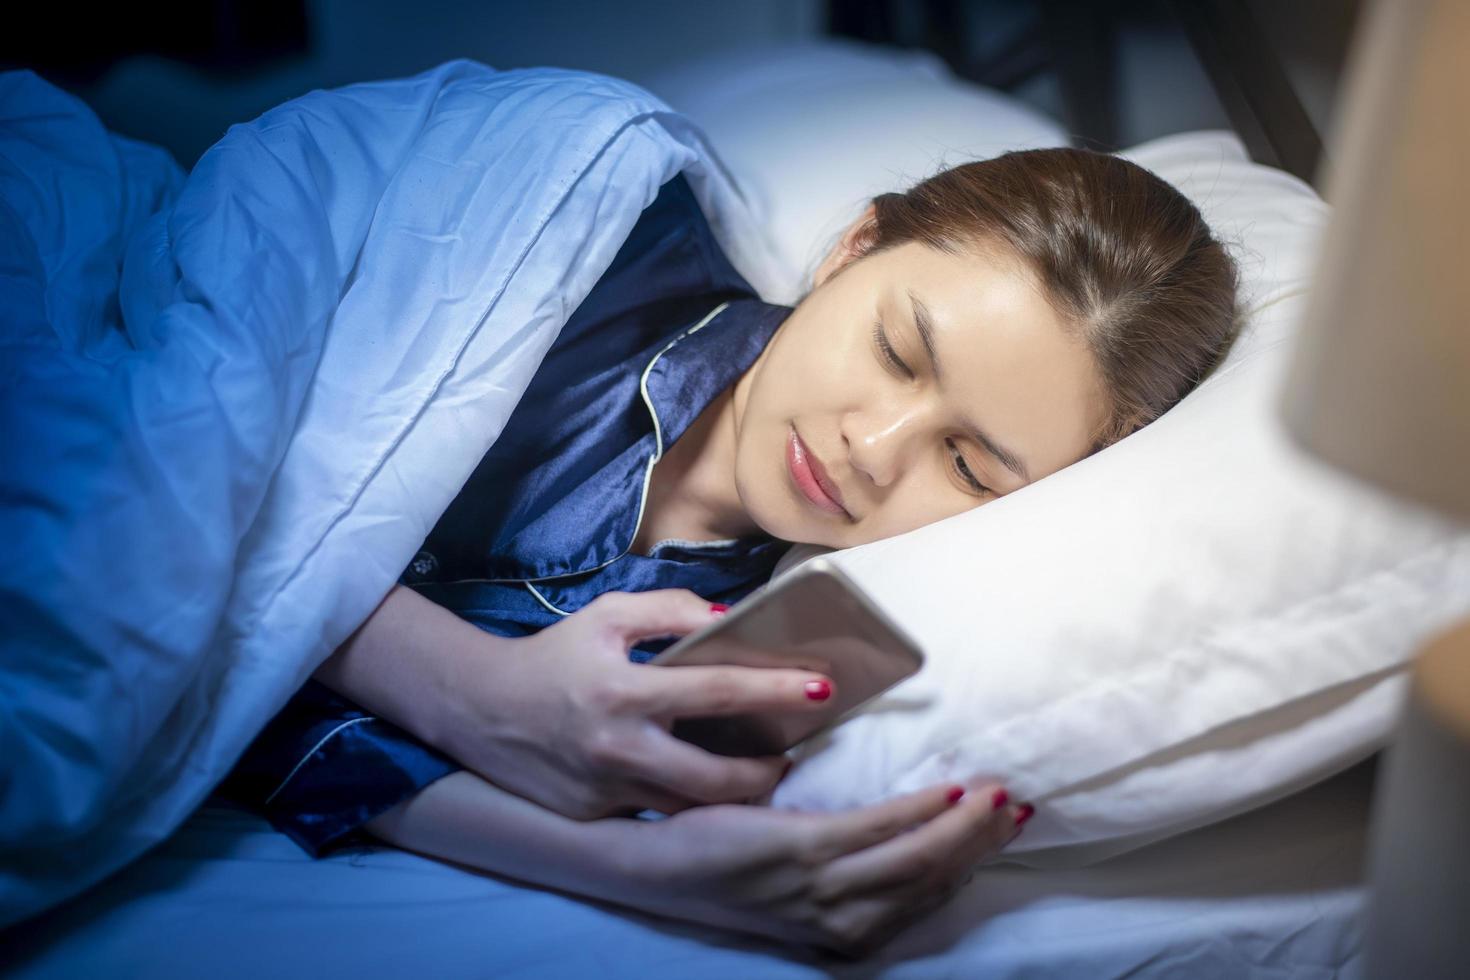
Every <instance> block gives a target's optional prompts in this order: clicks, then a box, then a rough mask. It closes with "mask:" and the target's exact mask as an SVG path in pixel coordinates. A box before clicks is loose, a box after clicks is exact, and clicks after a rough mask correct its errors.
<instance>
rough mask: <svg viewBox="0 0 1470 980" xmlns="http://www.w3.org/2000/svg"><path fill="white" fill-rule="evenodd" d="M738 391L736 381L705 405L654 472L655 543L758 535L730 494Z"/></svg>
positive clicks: (651, 487)
mask: <svg viewBox="0 0 1470 980" xmlns="http://www.w3.org/2000/svg"><path fill="white" fill-rule="evenodd" d="M740 380H741V381H743V380H744V378H742V379H740ZM739 388H740V382H739V381H737V382H736V384H734V385H731V386H730V387H729V388H727V389H725V391H723V392H721V393H720V394H719V395H718V396H717V397H716V398H715V399H714V400H713V401H711V402H710V403H709V404H708V405H706V406H705V408H704V410H703V411H702V412H700V413H699V417H698V418H696V419H695V420H694V421H693V422H692V423H690V425H689V428H688V429H686V430H685V431H684V432H683V433H682V434H681V435H680V436H679V438H678V440H677V441H676V442H675V443H674V444H673V445H672V446H670V447H669V448H668V450H667V451H666V452H665V453H664V456H663V458H662V459H660V460H659V461H658V463H657V464H656V465H655V466H654V469H653V478H652V481H651V483H650V485H649V500H648V509H649V513H650V515H652V518H653V520H652V521H651V528H658V529H659V530H654V531H653V534H654V535H656V536H657V537H684V538H688V539H689V540H694V541H709V540H717V539H722V538H741V537H747V536H749V535H753V534H756V533H758V532H759V531H760V530H761V528H760V527H759V525H757V524H756V523H755V522H754V521H752V520H751V519H750V517H749V515H747V514H746V512H745V507H744V505H743V504H742V503H741V501H740V494H739V492H738V491H737V490H736V488H735V446H736V439H737V436H738V433H739V428H738V424H737V423H738V415H737V411H736V406H737V399H736V391H737V389H739ZM739 401H740V402H742V403H743V401H744V399H743V398H741V399H739ZM650 543H651V542H650Z"/></svg>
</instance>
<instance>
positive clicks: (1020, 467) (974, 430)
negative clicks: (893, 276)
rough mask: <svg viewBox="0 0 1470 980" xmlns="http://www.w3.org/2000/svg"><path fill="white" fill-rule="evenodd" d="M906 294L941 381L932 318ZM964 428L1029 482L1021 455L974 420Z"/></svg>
mask: <svg viewBox="0 0 1470 980" xmlns="http://www.w3.org/2000/svg"><path fill="white" fill-rule="evenodd" d="M908 295H909V302H910V303H912V304H913V307H914V325H915V326H917V327H918V328H919V341H920V342H921V343H922V344H923V345H924V353H925V354H926V355H928V357H929V368H930V370H932V371H933V372H934V380H935V381H936V382H940V383H943V381H944V378H943V376H942V375H941V374H940V373H939V352H938V351H937V350H936V349H935V347H934V319H933V318H932V317H931V316H930V315H929V308H928V307H927V306H925V305H924V302H923V300H921V299H919V297H917V296H915V295H914V291H913V290H912V289H910V290H908ZM965 428H967V429H969V431H970V435H972V436H974V437H975V441H976V442H978V443H980V445H982V446H984V447H985V449H986V451H987V452H989V453H990V455H992V456H994V457H995V458H996V459H998V460H1000V461H1001V465H1003V466H1004V467H1005V468H1006V469H1008V470H1010V471H1011V472H1012V473H1014V474H1016V475H1017V476H1019V477H1020V478H1021V479H1022V480H1024V481H1025V482H1027V483H1030V482H1031V473H1030V471H1029V470H1027V469H1026V464H1025V463H1024V462H1023V461H1022V460H1021V457H1019V456H1017V455H1016V454H1015V453H1013V452H1011V451H1009V450H1008V449H1006V448H1005V447H1004V446H1002V445H1001V444H1000V443H998V442H996V441H995V440H994V439H992V438H991V437H990V434H989V433H987V432H986V431H985V430H984V429H982V428H980V426H978V425H976V424H975V423H974V422H970V421H966V422H965Z"/></svg>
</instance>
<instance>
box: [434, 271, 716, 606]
mask: <svg viewBox="0 0 1470 980" xmlns="http://www.w3.org/2000/svg"><path fill="white" fill-rule="evenodd" d="M729 305H730V301H729V300H726V301H725V302H723V303H721V304H720V305H719V306H716V307H715V308H714V309H712V310H710V311H709V312H708V313H706V314H705V315H704V319H703V320H700V321H699V322H698V323H696V324H695V325H694V326H692V327H690V328H689V329H688V330H685V331H684V332H683V333H681V334H679V336H677V337H675V338H674V339H673V340H671V341H669V342H668V343H667V344H664V346H663V347H662V348H661V349H660V350H659V352H658V353H657V354H655V355H653V359H652V360H651V361H649V362H648V364H647V365H646V366H645V367H644V368H643V374H642V375H640V376H639V378H638V394H639V395H640V396H641V397H642V398H643V404H644V405H647V406H648V414H649V416H651V417H652V419H653V445H654V449H653V455H652V456H650V457H649V458H648V465H647V466H646V467H644V470H643V490H642V492H641V493H640V494H639V497H638V521H637V523H635V524H634V525H633V537H632V538H631V539H630V540H629V541H628V547H626V548H624V549H623V550H622V552H621V553H620V554H618V555H615V556H614V557H612V558H609V559H608V560H607V561H605V562H603V563H602V564H601V565H595V566H593V567H592V568H582V569H578V570H577V571H575V572H562V573H561V574H560V575H538V576H536V577H535V578H459V579H455V580H454V582H453V583H451V582H443V583H435V584H442V585H451V584H454V583H458V582H486V583H493V582H508V583H515V582H519V583H521V584H523V585H527V586H529V585H530V584H531V583H532V582H548V581H551V580H552V579H558V578H571V577H572V576H573V575H586V574H587V573H588V572H595V571H597V570H598V569H602V568H606V567H607V566H609V565H611V564H612V563H613V562H615V561H617V560H618V559H619V558H621V557H623V555H626V554H627V553H628V552H629V551H630V550H631V549H632V547H633V542H634V541H637V540H638V532H639V530H640V529H642V527H643V509H644V508H645V507H646V506H647V505H648V485H649V483H650V481H651V480H652V479H653V467H654V465H655V464H656V463H657V462H658V461H659V460H660V459H662V458H663V455H664V435H663V424H662V423H661V422H660V421H659V418H658V411H657V410H656V409H655V408H654V407H653V400H652V399H650V398H649V397H648V375H649V372H651V371H652V370H653V366H654V365H655V364H657V363H658V359H659V358H660V357H663V356H664V354H665V353H666V352H667V351H668V349H669V348H670V347H673V346H674V345H675V344H677V343H678V342H679V341H681V340H683V339H684V338H685V337H688V336H689V335H690V334H693V333H697V332H698V331H700V330H702V329H704V327H705V326H706V325H707V324H708V323H709V322H710V321H711V320H713V319H714V318H715V317H717V316H719V315H720V314H721V313H723V312H725V308H726V307H727V306H729ZM531 591H532V592H533V593H535V595H536V598H537V599H540V600H541V603H542V605H544V606H546V607H547V608H548V609H550V610H552V611H553V612H558V613H561V614H562V615H563V616H570V615H571V613H567V612H562V610H560V609H557V608H556V607H555V606H553V605H552V604H551V603H549V602H547V601H546V600H545V599H544V598H542V597H541V594H540V593H538V592H536V590H535V589H532V590H531Z"/></svg>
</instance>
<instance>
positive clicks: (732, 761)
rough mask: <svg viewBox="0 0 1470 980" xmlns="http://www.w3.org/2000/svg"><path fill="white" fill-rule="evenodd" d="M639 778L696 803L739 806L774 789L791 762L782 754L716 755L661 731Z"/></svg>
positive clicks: (646, 758) (647, 756) (646, 756)
mask: <svg viewBox="0 0 1470 980" xmlns="http://www.w3.org/2000/svg"><path fill="white" fill-rule="evenodd" d="M660 735H661V737H660V738H659V740H658V743H657V747H656V748H655V749H654V750H653V751H651V752H648V753H647V754H646V755H645V764H644V765H643V766H642V767H641V768H640V771H639V772H638V774H637V775H638V777H639V778H640V779H643V780H645V781H647V782H650V783H652V784H654V785H655V786H661V787H663V788H664V789H666V790H668V791H669V792H672V793H675V794H677V795H679V796H683V797H686V798H688V799H691V800H695V801H697V802H699V803H741V802H744V801H745V800H748V799H750V798H751V797H754V796H763V795H765V794H767V793H769V792H770V791H771V790H773V789H775V788H776V783H778V782H780V780H781V777H782V776H784V775H785V774H786V770H787V768H788V767H789V766H790V760H789V759H787V758H786V756H784V755H767V756H750V757H735V756H726V755H715V754H714V753H713V752H706V751H705V750H704V749H701V748H699V747H698V746H695V745H691V744H689V743H688V742H684V741H681V740H680V739H677V738H674V737H673V736H672V735H669V734H668V733H667V732H661V733H660Z"/></svg>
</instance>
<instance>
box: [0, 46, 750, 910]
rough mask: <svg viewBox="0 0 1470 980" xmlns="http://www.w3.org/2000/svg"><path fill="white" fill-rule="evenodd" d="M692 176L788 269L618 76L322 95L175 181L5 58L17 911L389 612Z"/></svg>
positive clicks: (149, 154) (0, 730)
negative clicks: (649, 208) (634, 244)
mask: <svg viewBox="0 0 1470 980" xmlns="http://www.w3.org/2000/svg"><path fill="white" fill-rule="evenodd" d="M680 171H683V172H684V173H685V175H686V177H687V178H688V180H689V182H690V185H691V186H692V188H693V189H694V191H695V193H696V195H697V196H698V197H699V199H700V203H701V205H702V206H703V207H704V209H705V210H706V212H707V213H708V215H709V217H710V220H711V225H712V227H713V228H714V230H715V233H716V235H717V236H719V237H720V239H721V244H722V245H723V246H724V247H725V248H726V250H727V252H728V253H729V254H730V257H731V259H732V261H733V262H734V263H735V265H736V266H737V268H739V269H740V271H741V272H742V273H744V274H745V275H746V276H747V278H749V279H750V280H751V281H752V283H753V284H755V285H756V286H757V287H758V288H759V287H760V286H761V284H762V283H764V282H768V281H769V280H770V277H771V273H770V270H769V268H768V267H767V265H766V264H765V263H766V262H767V261H768V260H767V259H766V258H765V256H764V254H763V253H762V252H761V250H760V249H759V248H753V247H751V246H750V243H751V242H755V241H758V235H753V234H752V232H751V228H752V220H751V218H750V216H749V215H748V214H747V208H746V205H745V202H744V201H743V200H742V199H741V198H740V196H739V194H738V193H737V192H736V191H735V189H734V187H733V185H732V184H731V183H730V181H729V180H728V178H727V177H726V175H725V174H724V173H723V172H722V171H721V169H720V166H719V165H718V164H717V163H716V162H715V161H714V159H713V158H712V156H711V155H710V153H709V152H708V150H707V148H706V146H705V144H704V143H703V141H702V137H700V136H699V134H698V133H697V132H696V131H695V130H694V129H693V128H692V127H691V126H689V124H688V123H687V122H685V121H684V120H683V119H682V118H681V117H679V116H677V115H675V114H674V113H672V112H671V111H670V110H669V109H668V108H667V106H665V105H664V104H663V103H662V102H660V101H659V100H658V99H656V98H654V97H652V96H651V95H649V94H648V93H646V92H644V91H643V90H641V89H639V88H637V87H635V86H633V85H630V84H627V83H625V82H621V81H618V80H615V79H610V78H606V77H602V76H597V75H590V74H586V73H579V72H570V71H560V70H552V69H535V70H525V71H508V72H495V71H493V70H491V69H488V68H486V67H484V66H481V65H477V64H474V63H470V62H455V63H450V64H447V65H445V66H442V67H440V68H437V69H434V70H432V71H429V72H426V73H424V74H422V75H419V76H417V77H414V78H410V79H406V80H401V81H394V82H385V83H374V84H367V85H357V86H352V87H349V88H344V89H340V90H337V91H322V92H313V93H311V94H309V95H306V96H304V97H302V98H300V99H297V100H294V101H292V102H289V103H287V104H285V105H283V106H280V107H278V108H276V109H273V110H271V111H270V112H268V113H266V114H265V115H263V116H262V117H261V118H259V119H258V120H256V121H254V122H252V123H249V124H246V125H240V126H235V127H233V128H232V129H231V130H230V131H229V133H228V134H226V136H225V137H224V139H222V140H221V141H220V142H219V143H218V144H216V145H215V146H214V147H213V148H212V149H210V150H209V152H207V153H206V154H205V155H204V157H203V158H202V159H201V160H200V161H199V164H198V166H197V167H196V168H195V169H194V171H193V172H192V173H191V174H190V175H189V176H188V177H187V179H184V178H183V176H182V174H181V173H180V172H179V171H178V168H177V167H176V166H174V165H173V164H172V163H171V161H169V160H168V159H167V158H166V156H165V155H164V154H162V153H160V152H158V151H156V150H152V149H149V148H146V147H142V146H140V145H138V144H135V143H132V142H129V141H126V140H120V139H117V138H115V137H113V136H111V135H110V134H108V133H107V132H106V131H105V130H104V129H103V128H102V127H101V126H100V124H99V123H98V122H97V120H96V119H95V117H94V116H93V115H92V114H91V113H90V111H88V110H87V109H86V107H85V106H83V105H82V104H81V103H80V102H78V101H76V100H75V99H73V98H71V97H69V96H66V95H64V94H63V93H61V92H59V91H57V90H56V89H54V88H51V87H50V86H48V85H46V84H45V83H44V82H42V81H40V80H39V79H37V78H36V77H35V76H33V75H30V74H29V73H23V72H17V73H11V74H8V75H5V76H3V77H0V302H3V306H0V309H3V313H0V317H3V334H0V357H3V360H0V439H3V443H0V502H3V507H4V510H3V515H0V533H3V537H4V540H5V542H6V548H7V552H8V554H9V556H10V557H8V558H7V560H6V561H4V562H0V644H3V656H0V793H3V808H0V925H3V924H5V923H8V922H13V921H16V920H18V919H20V918H23V917H25V916H27V915H29V914H31V913H34V912H35V911H37V910H39V909H42V908H44V907H46V906H48V905H51V904H53V903H55V902H57V901H59V900H61V899H63V898H65V897H67V896H69V895H71V894H73V893H75V892H77V891H79V890H80V889H82V888H84V887H86V886H87V885H88V884H90V883H92V882H94V881H96V880H97V879H99V878H101V877H102V876H103V875H105V874H107V873H108V872H110V871H112V870H114V869H116V868H117V867H119V866H121V865H122V864H124V863H126V862H127V861H129V860H130V859H132V858H134V857H136V856H137V855H139V854H141V853H142V852H143V851H144V850H145V849H147V848H148V847H149V846H151V845H152V844H154V843H156V842H158V841H160V840H162V839H163V838H164V837H165V836H166V835H168V834H169V833H170V832H171V831H172V830H173V829H174V828H175V827H177V826H178V825H179V824H180V822H181V821H182V820H183V819H184V818H185V817H186V816H187V815H188V813H189V812H190V811H191V810H192V809H193V808H194V807H195V806H196V805H197V804H198V803H199V801H200V800H201V799H202V798H203V797H204V796H205V795H206V794H207V792H208V791H209V789H210V788H211V787H212V786H213V785H214V783H215V782H217V781H218V779H219V778H220V777H222V776H223V775H224V773H225V772H226V771H227V770H228V768H229V767H230V766H231V765H232V764H233V762H234V760H235V759H236V757H237V756H238V755H239V753H240V752H241V751H242V750H243V749H244V747H245V745H246V744H247V743H248V742H249V740H250V738H251V737H253V735H254V734H255V732H256V731H257V730H258V729H259V727H260V726H261V725H262V724H263V723H264V722H265V720H266V719H268V718H269V717H270V716H271V715H272V714H273V713H274V712H275V711H276V710H277V709H278V708H279V706H280V705H281V704H282V703H283V702H284V701H285V700H286V698H287V697H288V696H289V694H290V692H291V691H292V690H294V689H295V688H296V687H297V686H298V685H299V684H300V683H301V681H302V680H303V679H304V678H305V677H306V676H307V675H308V674H309V673H310V672H311V670H313V669H314V668H315V666H316V665H317V664H318V663H319V662H320V661H321V660H322V659H324V658H325V656H326V655H327V654H328V653H329V652H330V651H331V650H332V649H333V648H335V647H336V646H337V644H339V643H340V642H341V641H342V640H343V639H345V638H346V636H347V635H348V634H349V633H350V632H351V631H352V630H353V629H354V628H355V627H356V626H357V625H358V624H359V623H361V622H362V621H363V620H364V619H365V618H366V617H367V615H368V614H369V613H370V612H371V610H372V608H373V606H374V605H375V604H376V603H377V601H378V600H379V599H381V597H382V596H383V595H384V594H385V593H386V592H387V591H388V589H389V587H390V586H391V585H392V583H393V581H394V580H395V578H396V577H397V574H398V572H399V571H400V570H401V569H402V568H403V566H404V565H405V564H406V562H407V561H408V560H409V558H410V557H411V556H412V554H413V553H414V550H415V549H416V548H417V546H418V545H419V544H420V542H421V541H422V540H423V537H424V535H425V533H426V532H427V531H428V529H429V528H430V527H431V526H432V524H433V522H434V520H435V519H437V517H438V515H439V514H440V513H441V512H442V511H443V509H444V508H445V507H446V506H447V504H448V503H449V501H450V500H451V499H452V497H453V496H454V494H455V493H456V492H457V491H458V489H459V487H460V486H461V484H462V483H463V482H464V480H465V479H466V477H467V476H468V474H469V473H470V471H471V470H472V468H473V467H474V465H475V464H476V463H477V462H478V461H479V459H480V458H481V457H482V456H483V454H484V453H485V451H486V450H487V449H488V448H489V446H490V445H491V443H492V442H493V441H494V439H495V438H496V437H497V435H498V434H499V432H500V429H501V427H502V426H503V424H504V422H505V420H506V418H507V417H508V416H509V414H510V412H511V410H512V409H513V408H514V406H515V404H516V401H517V400H518V399H519V397H520V395H521V393H522V392H523V391H524V389H525V387H526V385H527V383H528V382H529V380H530V378H531V375H532V373H533V372H534V371H535V369H536V367H537V365H538V364H539V363H540V359H541V357H542V355H543V354H544V353H545V351H546V349H547V348H548V347H549V346H550V345H551V343H552V342H553V340H554V339H555V337H556V335H557V332H558V331H559V330H560V328H561V326H562V325H563V324H564V323H565V321H566V319H567V317H568V316H569V315H570V314H571V312H572V311H573V310H574V309H575V308H576V307H577V305H578V304H579V303H580V302H581V300H582V298H583V297H584V296H585V295H586V293H587V292H588V291H589V290H590V289H591V287H592V285H593V284H594V283H595V282H596V280H597V278H598V277H599V276H600V275H601V274H602V271H603V270H604V269H605V268H606V267H607V265H608V264H609V263H610V262H611V260H612V258H613V256H614V254H615V253H616V251H617V248H618V247H619V245H620V244H621V243H622V241H623V239H624V238H625V237H626V235H627V233H628V231H629V230H630V229H631V227H632V225H633V223H634V222H635V220H636V219H637V217H638V215H639V213H640V212H641V211H642V209H643V208H644V207H645V206H646V205H647V204H648V203H649V202H650V201H651V200H652V199H653V197H654V195H655V194H656V192H657V190H658V188H659V187H660V186H661V185H662V184H663V183H664V182H665V181H666V180H668V179H669V178H671V177H672V176H673V175H674V174H676V173H678V172H680ZM732 228H740V229H742V234H741V235H739V236H732V234H731V229H732Z"/></svg>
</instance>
